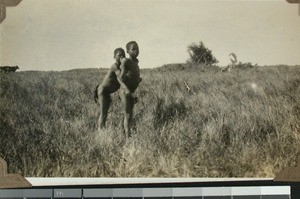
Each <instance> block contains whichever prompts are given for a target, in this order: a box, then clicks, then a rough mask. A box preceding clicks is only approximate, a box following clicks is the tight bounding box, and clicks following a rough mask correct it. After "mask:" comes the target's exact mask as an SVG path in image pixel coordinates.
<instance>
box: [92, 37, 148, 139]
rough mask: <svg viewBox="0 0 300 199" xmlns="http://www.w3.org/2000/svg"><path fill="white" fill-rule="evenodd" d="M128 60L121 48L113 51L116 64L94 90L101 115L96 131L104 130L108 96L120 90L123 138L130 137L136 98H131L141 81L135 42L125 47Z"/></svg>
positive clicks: (108, 104) (109, 98) (108, 103)
mask: <svg viewBox="0 0 300 199" xmlns="http://www.w3.org/2000/svg"><path fill="white" fill-rule="evenodd" d="M126 51H127V53H128V54H129V58H128V59H127V58H126V57H125V52H124V50H123V49H122V48H117V49H116V50H115V51H114V59H115V60H116V62H115V63H114V64H113V65H112V66H111V67H110V69H109V71H108V73H107V74H106V76H105V78H104V80H103V82H102V84H101V85H99V86H97V88H96V90H95V101H96V102H97V103H98V104H99V105H100V106H101V113H100V117H99V121H98V129H101V128H104V127H105V123H106V119H107V115H108V110H109V107H110V104H111V96H110V94H112V93H114V92H116V91H117V90H118V89H119V88H120V98H121V101H122V103H123V107H124V130H125V136H126V137H129V136H130V134H129V133H130V132H129V130H130V125H131V120H132V114H133V108H134V102H135V101H136V98H134V97H133V96H132V94H133V93H134V91H135V90H136V89H137V87H138V85H139V83H140V82H141V81H142V78H141V77H140V68H139V65H138V62H139V61H138V59H137V57H138V55H139V46H138V44H137V42H135V41H131V42H128V43H127V45H126Z"/></svg>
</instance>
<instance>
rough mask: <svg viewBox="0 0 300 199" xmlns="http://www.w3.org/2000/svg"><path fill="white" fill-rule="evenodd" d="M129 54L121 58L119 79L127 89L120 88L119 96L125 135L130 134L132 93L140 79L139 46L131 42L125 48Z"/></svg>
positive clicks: (132, 106) (132, 104)
mask: <svg viewBox="0 0 300 199" xmlns="http://www.w3.org/2000/svg"><path fill="white" fill-rule="evenodd" d="M127 53H128V54H129V58H128V59H122V61H121V65H120V69H121V74H120V79H121V81H122V82H124V83H125V84H126V86H127V87H128V89H129V91H130V92H129V93H126V92H125V89H121V90H120V97H121V100H122V103H123V105H124V130H125V136H126V137H129V136H130V126H131V123H132V115H133V108H134V98H133V96H132V94H133V93H134V91H135V90H136V89H137V87H138V85H139V83H140V82H141V81H142V78H141V77H140V68H139V65H138V59H137V57H138V55H139V46H138V45H137V44H131V45H130V47H129V49H127Z"/></svg>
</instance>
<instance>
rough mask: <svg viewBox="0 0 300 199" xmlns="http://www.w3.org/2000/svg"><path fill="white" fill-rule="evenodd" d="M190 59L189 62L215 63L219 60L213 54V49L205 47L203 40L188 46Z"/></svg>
mask: <svg viewBox="0 0 300 199" xmlns="http://www.w3.org/2000/svg"><path fill="white" fill-rule="evenodd" d="M187 51H188V53H189V55H190V59H189V60H187V62H191V63H204V64H215V63H218V60H217V59H216V58H215V57H214V56H213V54H212V51H211V50H209V49H208V48H206V47H205V45H204V44H203V42H202V41H200V42H199V44H196V43H192V44H191V45H189V46H188V47H187Z"/></svg>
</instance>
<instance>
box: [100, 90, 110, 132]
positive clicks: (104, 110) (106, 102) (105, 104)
mask: <svg viewBox="0 0 300 199" xmlns="http://www.w3.org/2000/svg"><path fill="white" fill-rule="evenodd" d="M98 101H99V104H100V106H101V112H100V117H99V121H98V130H99V129H102V128H104V127H105V124H106V118H107V115H108V110H109V107H110V104H111V97H110V95H109V94H105V92H104V89H103V87H99V95H98Z"/></svg>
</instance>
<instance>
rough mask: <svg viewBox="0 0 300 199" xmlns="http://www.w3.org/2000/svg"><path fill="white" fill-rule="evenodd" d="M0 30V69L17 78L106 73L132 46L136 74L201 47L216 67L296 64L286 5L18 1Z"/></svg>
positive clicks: (298, 39)
mask: <svg viewBox="0 0 300 199" xmlns="http://www.w3.org/2000/svg"><path fill="white" fill-rule="evenodd" d="M6 11H7V12H6V19H5V20H4V21H3V22H2V23H1V24H0V32H1V38H0V39H1V41H0V42H1V46H0V50H1V51H0V55H1V57H0V65H11V66H13V65H19V67H20V68H21V70H69V69H73V68H96V67H102V68H107V67H110V66H111V65H112V64H113V62H114V59H113V51H114V49H115V48H117V47H123V48H124V49H125V45H126V43H127V42H128V41H131V40H135V41H137V42H138V43H139V45H140V56H139V60H140V67H141V68H152V67H158V66H162V65H164V64H168V63H183V62H185V61H186V60H187V59H188V58H189V55H188V53H187V46H188V45H190V44H191V43H193V42H199V41H203V42H204V44H205V45H206V46H207V47H208V48H209V49H211V50H212V52H213V54H214V55H215V57H216V58H217V59H218V60H219V61H220V63H219V65H226V64H228V63H229V62H230V60H229V58H228V55H229V54H230V53H231V52H234V53H235V54H236V55H237V57H238V61H242V62H252V63H254V64H255V63H257V64H259V65H276V64H288V65H296V64H300V56H299V54H300V15H299V6H298V5H297V4H289V3H287V2H286V1H284V0H271V1H270V0H269V1H241V0H240V1H228V0H223V1H220V0H219V1H201V0H168V1H167V0H136V1H132V0H118V1H112V0H110V1H108V0H23V1H21V3H20V4H19V5H18V6H16V7H8V8H7V9H6Z"/></svg>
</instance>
